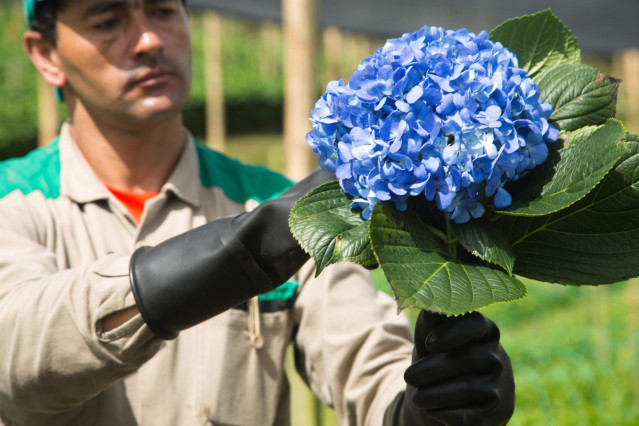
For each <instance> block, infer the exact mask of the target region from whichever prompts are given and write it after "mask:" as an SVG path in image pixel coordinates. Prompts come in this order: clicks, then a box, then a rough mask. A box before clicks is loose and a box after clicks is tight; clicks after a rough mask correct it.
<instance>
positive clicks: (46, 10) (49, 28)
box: [30, 0, 64, 46]
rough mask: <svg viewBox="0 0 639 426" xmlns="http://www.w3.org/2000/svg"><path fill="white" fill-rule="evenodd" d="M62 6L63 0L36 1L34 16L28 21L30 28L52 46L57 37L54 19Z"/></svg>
mask: <svg viewBox="0 0 639 426" xmlns="http://www.w3.org/2000/svg"><path fill="white" fill-rule="evenodd" d="M63 8H64V0H48V1H44V2H36V4H35V11H34V12H35V13H34V17H33V19H32V20H31V22H30V28H31V29H32V30H33V31H37V32H39V33H40V34H42V36H43V37H44V38H45V39H47V40H48V41H49V42H51V43H52V44H53V45H54V46H55V44H56V40H57V39H58V34H57V32H56V28H55V27H56V25H55V23H56V19H57V18H58V12H60V11H62V10H63Z"/></svg>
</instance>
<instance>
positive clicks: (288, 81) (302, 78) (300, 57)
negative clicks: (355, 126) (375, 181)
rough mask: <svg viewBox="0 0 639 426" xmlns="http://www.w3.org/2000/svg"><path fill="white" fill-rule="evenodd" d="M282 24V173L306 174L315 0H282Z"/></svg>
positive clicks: (309, 162)
mask: <svg viewBox="0 0 639 426" xmlns="http://www.w3.org/2000/svg"><path fill="white" fill-rule="evenodd" d="M282 16H283V25H284V145H285V152H286V174H287V175H288V176H289V177H290V178H292V179H301V178H303V177H304V176H306V175H307V174H308V173H309V172H310V171H311V170H312V168H314V164H315V161H314V160H313V154H312V151H311V149H310V147H309V146H308V145H307V144H306V142H305V135H306V133H307V132H308V131H309V130H310V129H311V124H310V121H309V117H310V115H311V109H312V108H313V105H314V104H315V101H316V97H317V93H316V87H315V54H316V47H315V45H316V43H315V36H316V27H317V0H282Z"/></svg>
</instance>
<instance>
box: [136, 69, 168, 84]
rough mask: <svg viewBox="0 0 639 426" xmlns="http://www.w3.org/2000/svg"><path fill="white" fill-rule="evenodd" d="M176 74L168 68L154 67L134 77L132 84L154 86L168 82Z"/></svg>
mask: <svg viewBox="0 0 639 426" xmlns="http://www.w3.org/2000/svg"><path fill="white" fill-rule="evenodd" d="M174 75H175V74H174V73H173V72H172V71H171V70H169V69H168V68H163V67H160V68H153V69H150V70H148V71H145V72H143V73H142V74H140V75H139V76H137V77H136V78H134V79H133V81H132V86H139V87H153V86H157V85H160V84H163V83H166V82H167V81H168V80H169V79H170V78H172V77H173V76H174Z"/></svg>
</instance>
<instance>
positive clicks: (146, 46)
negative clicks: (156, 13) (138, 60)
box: [134, 17, 164, 57]
mask: <svg viewBox="0 0 639 426" xmlns="http://www.w3.org/2000/svg"><path fill="white" fill-rule="evenodd" d="M136 34H137V40H136V44H135V47H134V54H135V56H138V57H139V56H149V57H155V56H157V55H158V54H159V53H161V52H162V49H164V43H163V41H162V39H161V38H160V36H159V35H158V33H157V32H156V31H155V30H154V29H153V28H152V27H151V26H150V25H149V23H148V22H147V21H146V19H145V18H143V17H141V18H139V19H138V20H137V25H136Z"/></svg>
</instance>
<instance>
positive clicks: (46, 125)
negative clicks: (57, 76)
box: [37, 74, 60, 146]
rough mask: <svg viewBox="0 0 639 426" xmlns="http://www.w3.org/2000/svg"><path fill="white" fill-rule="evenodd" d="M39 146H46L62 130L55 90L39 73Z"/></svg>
mask: <svg viewBox="0 0 639 426" xmlns="http://www.w3.org/2000/svg"><path fill="white" fill-rule="evenodd" d="M37 78H38V85H37V88H38V89H37V90H38V146H45V145H47V144H48V143H49V142H51V141H52V140H53V138H55V137H56V136H57V135H58V132H59V131H60V114H59V113H58V101H57V99H56V97H55V91H54V89H53V87H51V86H50V85H49V84H48V83H47V82H46V81H44V79H43V78H42V76H40V74H38V77H37Z"/></svg>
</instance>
